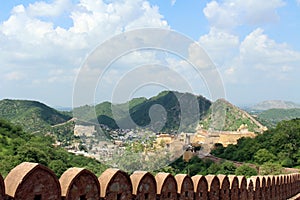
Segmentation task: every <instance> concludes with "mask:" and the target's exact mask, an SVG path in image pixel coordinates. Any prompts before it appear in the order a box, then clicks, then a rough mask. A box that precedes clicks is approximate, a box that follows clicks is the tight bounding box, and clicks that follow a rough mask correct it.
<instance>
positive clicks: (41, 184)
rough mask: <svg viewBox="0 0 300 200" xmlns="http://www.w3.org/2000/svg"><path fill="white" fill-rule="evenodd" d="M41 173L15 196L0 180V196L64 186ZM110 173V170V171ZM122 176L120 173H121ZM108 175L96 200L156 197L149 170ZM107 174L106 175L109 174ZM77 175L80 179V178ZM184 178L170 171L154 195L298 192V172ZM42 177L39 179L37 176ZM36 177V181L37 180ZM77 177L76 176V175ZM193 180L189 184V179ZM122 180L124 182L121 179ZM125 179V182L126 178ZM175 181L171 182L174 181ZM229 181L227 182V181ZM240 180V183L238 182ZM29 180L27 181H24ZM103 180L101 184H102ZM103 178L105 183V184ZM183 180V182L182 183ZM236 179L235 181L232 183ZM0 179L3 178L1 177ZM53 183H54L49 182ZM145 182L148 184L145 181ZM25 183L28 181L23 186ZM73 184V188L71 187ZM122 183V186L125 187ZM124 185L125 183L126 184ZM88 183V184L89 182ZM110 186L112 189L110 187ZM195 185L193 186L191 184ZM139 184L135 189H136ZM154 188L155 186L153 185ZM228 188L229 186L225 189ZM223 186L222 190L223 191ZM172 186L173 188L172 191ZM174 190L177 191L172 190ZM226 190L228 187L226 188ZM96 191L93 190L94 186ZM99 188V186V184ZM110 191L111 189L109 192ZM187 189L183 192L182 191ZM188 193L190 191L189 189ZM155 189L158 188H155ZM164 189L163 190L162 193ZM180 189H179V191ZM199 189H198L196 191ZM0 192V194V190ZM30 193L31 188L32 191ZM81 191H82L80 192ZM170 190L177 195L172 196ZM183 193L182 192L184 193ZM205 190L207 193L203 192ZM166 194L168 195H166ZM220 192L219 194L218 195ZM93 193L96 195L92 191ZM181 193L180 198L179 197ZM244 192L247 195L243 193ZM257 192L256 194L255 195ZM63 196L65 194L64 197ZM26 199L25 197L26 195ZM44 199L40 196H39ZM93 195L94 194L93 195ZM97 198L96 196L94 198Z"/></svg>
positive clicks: (77, 183)
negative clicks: (134, 180)
mask: <svg viewBox="0 0 300 200" xmlns="http://www.w3.org/2000/svg"><path fill="white" fill-rule="evenodd" d="M42 172H43V173H44V174H43V175H42V176H41V173H40V170H37V171H36V172H35V173H32V172H28V174H25V175H26V177H27V178H26V180H27V181H26V183H25V182H24V183H22V182H21V183H18V184H20V187H21V188H18V189H17V191H18V192H19V194H17V195H16V196H15V197H13V196H11V195H10V196H8V195H7V194H6V197H4V198H3V192H4V191H6V190H5V188H7V187H8V186H7V185H5V184H0V200H2V199H8V198H9V199H20V198H21V199H23V198H22V197H20V196H19V195H20V194H22V195H24V196H23V197H30V194H26V192H27V193H32V192H33V191H36V190H39V191H40V192H43V193H42V194H41V195H42V197H45V196H47V194H48V193H49V191H51V190H52V189H53V188H54V189H55V188H63V187H68V186H66V185H62V186H61V185H60V183H59V182H58V181H57V182H53V181H52V180H51V178H52V177H51V173H53V172H52V171H51V170H50V169H49V174H47V173H48V172H47V170H46V171H42ZM110 173H111V172H110ZM123 176H124V177H123ZM107 177H108V178H107V179H105V180H103V179H102V180H101V184H98V182H97V183H95V184H96V185H97V187H102V186H103V185H106V187H105V188H103V187H102V190H101V191H103V193H102V192H101V193H102V194H101V195H99V196H101V197H100V198H99V199H98V200H108V199H112V198H111V195H112V194H114V197H113V199H114V200H119V199H124V200H125V199H126V200H137V199H148V200H156V198H155V197H154V196H153V195H145V194H148V193H149V194H150V192H149V191H148V190H149V189H150V190H151V188H153V190H156V188H155V187H154V186H153V181H154V183H156V184H158V182H155V179H154V178H153V177H151V174H149V181H145V180H146V179H145V178H140V179H138V180H139V181H143V182H142V183H141V184H139V183H134V184H132V182H131V181H132V180H130V178H129V175H128V174H126V173H123V172H122V173H121V172H118V171H116V170H114V174H111V175H109V176H107ZM109 177H110V178H109ZM7 178H8V179H13V180H5V183H11V182H13V181H14V177H9V176H8V177H6V179H7ZM81 178H85V179H91V180H92V179H93V181H95V177H90V176H82V177H81ZM81 178H80V180H81ZM187 178H188V179H187V180H181V179H178V178H177V179H175V178H174V177H173V176H172V175H168V176H167V177H166V178H165V179H164V180H163V182H162V183H160V184H162V185H161V186H160V187H161V191H160V192H161V194H164V195H161V194H159V195H157V197H158V199H161V200H162V199H207V196H210V199H222V197H223V199H257V198H259V199H279V200H281V199H288V198H290V197H293V196H295V195H297V194H299V193H300V174H286V175H278V176H257V177H251V178H249V179H245V178H244V177H238V178H234V177H230V178H228V177H227V176H199V175H198V176H194V177H192V178H189V177H188V176H187ZM41 179H42V180H41ZM37 180H38V181H37ZM78 180H79V179H78ZM78 180H77V181H73V182H70V183H69V184H73V187H71V188H72V189H74V190H78V191H82V189H83V188H84V189H86V186H87V185H86V184H84V183H83V182H89V183H92V181H89V180H85V181H83V182H82V181H78ZM175 180H176V181H180V183H179V182H178V183H176V181H175ZM191 180H192V182H193V184H191V183H190V182H189V181H191ZM122 181H124V183H123V182H122ZM128 181H129V182H128ZM174 181H175V182H174ZM227 181H229V184H228V182H227ZM231 181H235V183H231ZM240 181H241V183H240ZM0 182H1V175H0ZM29 182H30V184H28V183H29ZM103 182H104V184H103ZM105 182H106V183H107V184H105ZM115 182H117V184H118V187H117V188H120V191H113V189H116V188H114V187H113V186H114V185H115ZM185 182H186V183H185ZM236 182H237V183H236ZM2 183H3V179H2ZM54 183H55V184H57V185H56V186H54V185H53V184H54ZM148 183H149V186H147V184H148ZM26 184H28V185H27V186H26ZM131 185H137V186H140V187H137V190H139V189H140V188H141V187H143V190H145V191H147V192H146V193H145V192H144V193H145V194H144V193H143V195H142V196H139V195H137V194H132V195H131V193H132V192H133V191H132V187H131ZM177 185H180V186H182V190H180V189H179V191H178V190H177ZM75 186H76V188H74V187H75ZM125 186H126V187H125ZM127 186H128V187H127ZM89 187H90V186H89ZM112 187H113V189H112ZM194 187H197V188H194ZM124 188H129V189H128V191H127V190H124ZM138 188H139V189H138ZM154 188H155V189H154ZM228 188H230V189H228ZM225 189H226V191H225ZM173 190H174V191H173ZM176 190H177V191H176ZM227 190H228V191H227ZM231 190H234V194H236V195H232V194H233V193H231ZM95 191H97V190H95ZM99 191H100V188H99ZM112 191H113V192H112ZM186 191H187V192H186ZM191 191H193V192H192V194H190V192H191ZM224 191H225V194H227V192H229V193H230V195H228V194H227V195H224ZM138 192H139V191H135V193H138ZM157 192H158V191H157ZM164 192H166V193H164ZM180 192H182V193H180ZM200 192H201V193H200ZM210 192H213V194H210ZM1 193H2V194H1ZM33 193H34V192H33ZM82 194H83V193H82ZM174 194H176V195H178V196H176V197H175V196H174ZM185 194H186V195H185ZM206 194H207V195H206ZM168 195H169V196H168ZM221 195H222V197H221ZM96 196H97V195H96ZM183 196H184V198H183ZM191 196H193V197H191ZM246 196H247V197H246ZM255 196H257V197H255ZM64 198H65V197H64ZM26 199H28V198H26ZM31 199H32V200H34V197H32V198H31V197H30V200H31ZM43 199H44V198H43ZM54 199H57V200H61V199H63V198H62V197H55V198H54ZM80 199H88V196H86V197H85V195H84V194H83V195H81V196H80ZM93 199H94V198H93ZM96 200H97V199H96Z"/></svg>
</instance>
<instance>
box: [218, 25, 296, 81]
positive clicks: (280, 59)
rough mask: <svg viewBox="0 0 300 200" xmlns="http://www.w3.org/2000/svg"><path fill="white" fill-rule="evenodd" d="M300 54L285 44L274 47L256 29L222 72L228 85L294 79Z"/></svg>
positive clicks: (242, 43)
mask: <svg viewBox="0 0 300 200" xmlns="http://www.w3.org/2000/svg"><path fill="white" fill-rule="evenodd" d="M299 63H300V52H297V51H295V50H293V49H292V48H291V47H289V46H288V45H287V44H285V43H277V42H276V41H274V40H272V39H271V38H269V37H268V35H266V34H265V33H264V30H263V29H261V28H258V29H255V30H254V31H253V32H251V33H250V34H249V35H247V36H246V37H245V39H244V40H243V41H242V42H241V44H240V47H239V53H237V54H236V56H235V57H233V58H232V59H231V63H228V66H227V68H226V69H225V70H224V72H225V79H226V81H228V82H234V83H236V82H240V83H241V82H252V83H256V82H261V81H266V82H270V81H274V80H289V81H292V80H293V79H295V78H296V77H295V74H297V73H299V69H298V64H299Z"/></svg>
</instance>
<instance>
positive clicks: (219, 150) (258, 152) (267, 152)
mask: <svg viewBox="0 0 300 200" xmlns="http://www.w3.org/2000/svg"><path fill="white" fill-rule="evenodd" d="M299 138H300V119H293V120H290V121H282V122H280V123H278V124H277V126H276V128H273V129H270V130H268V131H266V132H264V133H263V134H259V135H257V137H255V138H241V139H239V140H238V143H237V144H236V145H228V146H227V147H226V148H225V147H223V146H222V145H221V144H217V145H215V149H214V150H212V152H211V153H212V154H213V155H215V156H217V157H220V158H224V159H228V160H235V161H241V162H249V163H257V164H259V165H261V166H262V167H263V169H264V170H265V171H266V172H265V173H270V170H271V172H272V170H273V171H274V170H276V169H279V168H280V166H284V167H299V166H300V140H299ZM268 170H269V171H268Z"/></svg>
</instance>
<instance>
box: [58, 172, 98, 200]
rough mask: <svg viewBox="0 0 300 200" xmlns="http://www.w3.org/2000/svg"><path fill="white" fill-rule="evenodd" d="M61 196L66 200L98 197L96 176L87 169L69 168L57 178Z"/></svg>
mask: <svg viewBox="0 0 300 200" xmlns="http://www.w3.org/2000/svg"><path fill="white" fill-rule="evenodd" d="M59 182H60V185H61V191H62V197H63V198H64V199H66V200H74V199H99V197H100V184H99V181H98V178H97V177H96V176H95V175H94V174H93V173H92V172H90V171H89V170H87V169H83V168H77V167H74V168H70V169H68V170H67V171H65V172H64V173H63V174H62V176H61V177H60V179H59Z"/></svg>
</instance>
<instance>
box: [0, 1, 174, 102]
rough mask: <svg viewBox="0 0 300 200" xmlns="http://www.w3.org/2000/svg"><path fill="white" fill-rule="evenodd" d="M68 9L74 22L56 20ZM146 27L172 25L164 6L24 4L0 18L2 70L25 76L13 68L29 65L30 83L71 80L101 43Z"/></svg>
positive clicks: (138, 3)
mask: <svg viewBox="0 0 300 200" xmlns="http://www.w3.org/2000/svg"><path fill="white" fill-rule="evenodd" d="M62 15H64V17H63V18H62V20H65V16H70V19H69V20H71V22H72V23H70V24H71V25H70V27H60V26H57V25H56V23H55V20H59V19H60V17H61V16H62ZM54 18H55V19H54ZM143 27H163V28H169V27H168V24H167V22H166V21H165V20H164V19H163V16H162V15H161V14H160V13H159V11H158V8H157V7H155V6H152V5H150V4H149V2H148V1H146V0H117V1H109V2H108V1H105V0H80V1H79V2H78V3H72V1H70V0H54V1H53V2H51V3H48V1H39V2H36V3H32V4H29V6H24V5H18V6H16V7H14V8H13V9H12V11H11V15H10V16H9V18H8V19H7V20H6V21H3V22H0V57H1V58H3V59H1V60H0V65H1V66H5V69H4V68H3V67H2V69H0V72H1V73H2V74H7V75H6V78H7V79H10V80H16V81H17V80H20V79H21V78H22V76H21V75H20V74H17V73H13V72H15V71H25V70H26V74H27V75H26V80H27V81H28V84H32V83H41V82H45V81H48V82H51V83H52V84H55V83H58V82H61V80H67V81H69V82H70V85H71V84H72V83H73V80H74V78H75V74H74V73H71V72H72V71H74V69H78V68H79V67H80V65H81V64H82V62H83V60H84V58H85V57H86V55H87V54H88V53H90V51H91V50H92V49H94V48H95V47H96V46H97V45H98V44H100V43H101V42H103V41H105V40H106V39H108V38H110V37H112V36H114V35H115V34H118V33H121V32H123V31H125V30H129V29H134V28H143ZM52 70H62V71H63V72H64V73H67V72H69V73H67V74H68V75H65V74H64V73H63V74H57V73H58V72H59V71H56V72H55V73H56V74H55V73H54V71H52ZM58 80H59V81H58ZM65 82H66V81H65ZM25 84H26V83H25ZM45 87H47V86H45ZM66 89H69V90H70V91H71V90H72V88H71V87H69V88H66ZM33 91H35V90H31V91H28V92H29V93H32V92H33ZM53 91H54V90H53ZM2 92H3V95H5V94H4V93H5V91H2ZM17 93H18V91H17V90H16V95H18V94H17ZM37 93H38V91H37ZM49 96H53V97H54V96H55V95H54V94H53V95H49ZM65 98H68V99H70V98H71V97H65Z"/></svg>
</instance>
